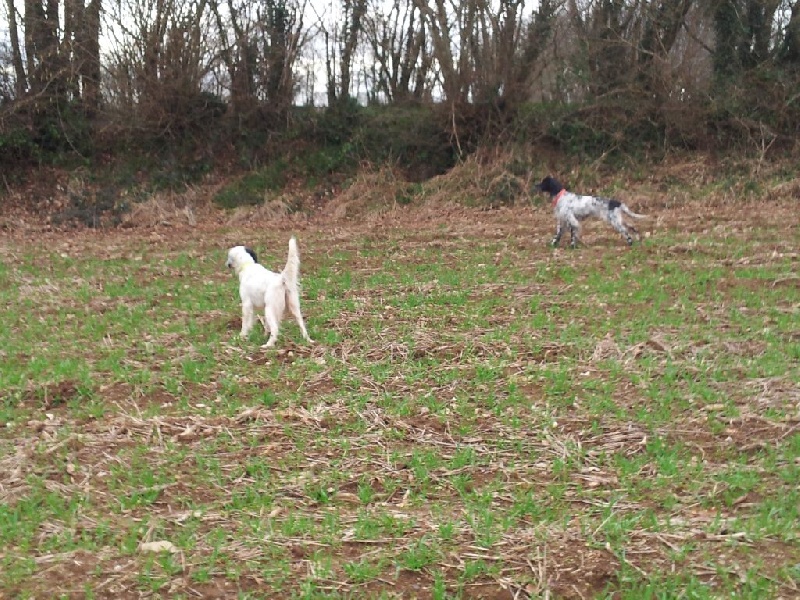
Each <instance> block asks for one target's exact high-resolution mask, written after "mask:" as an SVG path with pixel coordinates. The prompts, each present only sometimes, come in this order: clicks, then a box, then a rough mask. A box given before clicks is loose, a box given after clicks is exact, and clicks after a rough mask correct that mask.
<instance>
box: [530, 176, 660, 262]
mask: <svg viewBox="0 0 800 600" xmlns="http://www.w3.org/2000/svg"><path fill="white" fill-rule="evenodd" d="M536 189H537V190H539V191H540V192H547V193H548V194H550V198H552V200H553V210H554V212H555V215H556V223H557V225H556V235H555V237H554V238H553V246H557V245H558V242H559V241H560V240H561V235H562V234H563V233H564V228H565V227H569V232H570V236H571V242H572V247H573V248H574V247H575V246H577V244H578V242H579V241H580V233H581V224H580V222H581V221H583V220H584V219H588V218H589V217H597V218H598V219H603V220H604V221H607V222H608V223H609V224H610V225H611V226H612V227H613V228H614V229H616V230H617V231H618V232H619V233H620V234H621V235H622V237H624V238H625V241H627V242H628V245H629V246H630V245H632V244H633V238H632V237H631V234H630V231H633V233H635V234H636V235H637V236H638V235H639V232H638V231H636V229H635V228H634V227H633V226H632V225H630V224H628V225H627V226H626V224H625V222H624V221H623V220H622V215H623V214H626V215H628V216H629V217H633V218H634V219H644V218H646V216H645V215H639V214H636V213H635V212H633V211H632V210H631V209H629V208H628V207H627V206H625V204H623V203H622V202H620V201H619V200H611V199H609V198H600V197H598V196H580V195H578V194H573V193H572V192H568V191H567V190H566V189H564V186H563V185H561V184H560V183H559V182H558V180H557V179H554V178H552V177H550V176H547V177H545V178H544V179H542V182H541V183H538V184H536ZM629 229H630V231H629Z"/></svg>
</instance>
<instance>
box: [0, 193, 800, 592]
mask: <svg viewBox="0 0 800 600" xmlns="http://www.w3.org/2000/svg"><path fill="white" fill-rule="evenodd" d="M632 207H633V208H634V209H635V210H636V209H639V210H641V211H642V212H647V213H649V214H651V215H652V217H653V218H652V219H651V220H650V221H648V222H647V223H646V225H645V226H644V227H643V229H644V230H645V237H644V238H643V241H642V243H641V244H639V245H636V246H635V247H634V248H633V249H628V248H627V247H626V246H625V245H624V243H623V242H622V240H621V239H620V238H619V237H618V236H617V234H616V233H614V232H613V231H612V230H611V229H610V228H608V227H606V226H605V225H603V224H600V223H596V222H595V223H588V224H587V226H586V233H585V239H586V242H587V245H586V246H585V247H583V248H579V249H578V250H575V251H572V250H568V249H557V250H553V249H551V248H548V247H547V245H546V242H547V241H548V240H549V239H550V237H551V236H552V229H553V223H552V217H551V214H550V209H549V205H548V203H547V202H546V201H543V202H542V203H540V204H536V205H534V206H529V207H520V208H515V209H503V210H496V211H488V212H481V211H478V210H470V209H466V208H459V207H455V206H444V207H440V208H430V207H427V208H426V207H422V208H419V207H416V208H415V207H409V208H403V209H398V210H396V211H391V212H388V213H385V214H383V215H380V216H374V217H370V218H364V219H360V220H355V221H345V220H340V221H336V222H330V221H327V220H325V219H324V218H319V219H317V220H311V221H308V222H300V221H294V222H292V221H289V220H286V221H281V222H280V224H279V225H278V226H273V227H272V228H271V229H269V230H268V229H267V225H266V223H265V222H260V223H251V224H248V225H245V226H242V225H236V226H234V225H226V224H225V223H223V222H218V221H214V220H209V221H201V222H199V223H198V224H197V225H195V226H194V227H189V226H172V227H164V226H162V227H155V228H149V229H147V230H142V229H134V230H123V229H120V230H115V231H108V232H79V233H69V234H67V233H63V234H62V233H49V234H46V235H45V236H44V237H42V236H41V235H38V234H37V235H25V234H24V233H13V232H12V233H9V234H8V235H6V236H4V237H3V238H2V239H0V258H1V259H2V262H1V263H0V306H2V310H0V389H2V392H0V393H1V394H2V396H1V397H0V597H8V598H18V597H19V598H28V597H37V598H54V597H66V598H84V597H85V598H123V599H124V598H142V597H163V598H201V597H202V598H394V597H403V598H435V599H444V598H490V599H493V598H508V599H512V598H576V599H578V598H596V597H600V598H603V597H613V598H626V599H637V600H638V599H643V598H678V597H683V598H719V597H737V598H753V599H764V598H797V597H800V540H798V535H799V534H800V515H799V514H798V510H799V509H798V507H800V368H799V367H798V363H800V316H799V315H800V279H798V248H800V233H799V232H798V200H797V199H796V197H792V196H791V195H789V196H786V197H784V198H783V199H776V198H775V197H774V196H771V197H769V196H766V197H765V199H759V200H756V201H752V200H751V201H745V200H743V201H740V202H734V201H731V202H728V201H722V200H720V201H716V202H712V201H709V200H708V198H705V199H697V200H694V199H692V198H691V195H687V196H686V197H684V198H677V199H675V198H672V200H670V201H664V200H663V199H661V200H657V199H655V200H650V201H644V202H638V203H637V202H633V203H632ZM292 233H294V234H296V235H297V236H298V239H299V242H300V249H301V255H302V260H303V265H302V268H301V278H302V285H303V292H302V302H303V308H304V313H305V316H306V322H307V324H308V327H309V332H310V334H311V336H312V337H313V338H314V339H315V341H316V344H315V345H313V346H309V345H306V344H304V343H303V342H302V339H301V338H300V335H299V331H298V330H297V327H296V326H295V324H294V323H292V322H289V321H287V322H285V324H284V328H283V330H282V335H281V338H280V339H279V343H278V346H277V349H273V350H269V351H268V350H262V349H261V348H260V345H261V344H263V343H264V342H265V340H266V337H265V336H264V334H263V332H262V331H258V332H255V333H253V335H252V336H251V338H250V339H249V340H246V341H240V340H239V339H238V329H239V325H240V322H239V305H238V298H237V286H236V282H235V281H234V279H233V277H232V276H231V274H230V273H228V272H226V271H225V269H224V261H225V252H226V249H227V247H228V246H231V245H234V244H237V243H248V244H251V245H253V246H254V247H255V248H256V250H258V251H259V256H260V257H261V259H262V262H265V263H266V264H267V265H268V266H271V267H274V268H282V265H283V263H284V261H285V255H286V242H287V240H288V237H289V235H290V234H292ZM158 542H162V543H161V544H158ZM154 543H155V544H154ZM154 550H155V551H154ZM159 550H160V551H159Z"/></svg>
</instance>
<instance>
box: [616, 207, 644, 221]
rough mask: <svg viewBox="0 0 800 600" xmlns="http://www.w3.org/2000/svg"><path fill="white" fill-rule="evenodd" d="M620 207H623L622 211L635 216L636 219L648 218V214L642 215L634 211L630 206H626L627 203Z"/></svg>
mask: <svg viewBox="0 0 800 600" xmlns="http://www.w3.org/2000/svg"><path fill="white" fill-rule="evenodd" d="M620 208H621V209H622V212H624V213H625V214H626V215H628V216H629V217H633V218H634V219H647V218H648V217H647V215H640V214H638V213H635V212H633V211H632V210H631V209H630V208H628V207H627V206H625V204H622V206H620Z"/></svg>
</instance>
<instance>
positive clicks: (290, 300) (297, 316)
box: [286, 290, 314, 344]
mask: <svg viewBox="0 0 800 600" xmlns="http://www.w3.org/2000/svg"><path fill="white" fill-rule="evenodd" d="M286 300H287V304H288V306H289V312H290V313H292V316H293V317H294V320H295V321H297V324H298V326H299V327H300V331H301V332H302V333H303V339H304V340H305V341H307V342H308V343H309V344H313V343H314V340H312V339H311V338H310V337H308V331H306V324H305V322H304V321H303V314H302V313H301V312H300V296H299V294H298V293H297V290H290V291H289V293H288V294H286Z"/></svg>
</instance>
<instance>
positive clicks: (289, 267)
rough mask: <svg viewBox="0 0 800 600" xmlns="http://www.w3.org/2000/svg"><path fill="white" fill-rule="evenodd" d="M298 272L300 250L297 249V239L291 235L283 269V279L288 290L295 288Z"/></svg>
mask: <svg viewBox="0 0 800 600" xmlns="http://www.w3.org/2000/svg"><path fill="white" fill-rule="evenodd" d="M299 274H300V251H299V250H298V249H297V240H296V239H294V237H292V238H291V239H290V240H289V257H288V258H287V259H286V266H285V267H284V269H283V273H282V275H283V279H284V281H286V286H287V287H288V288H289V289H290V290H296V289H297V277H298V275H299Z"/></svg>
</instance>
